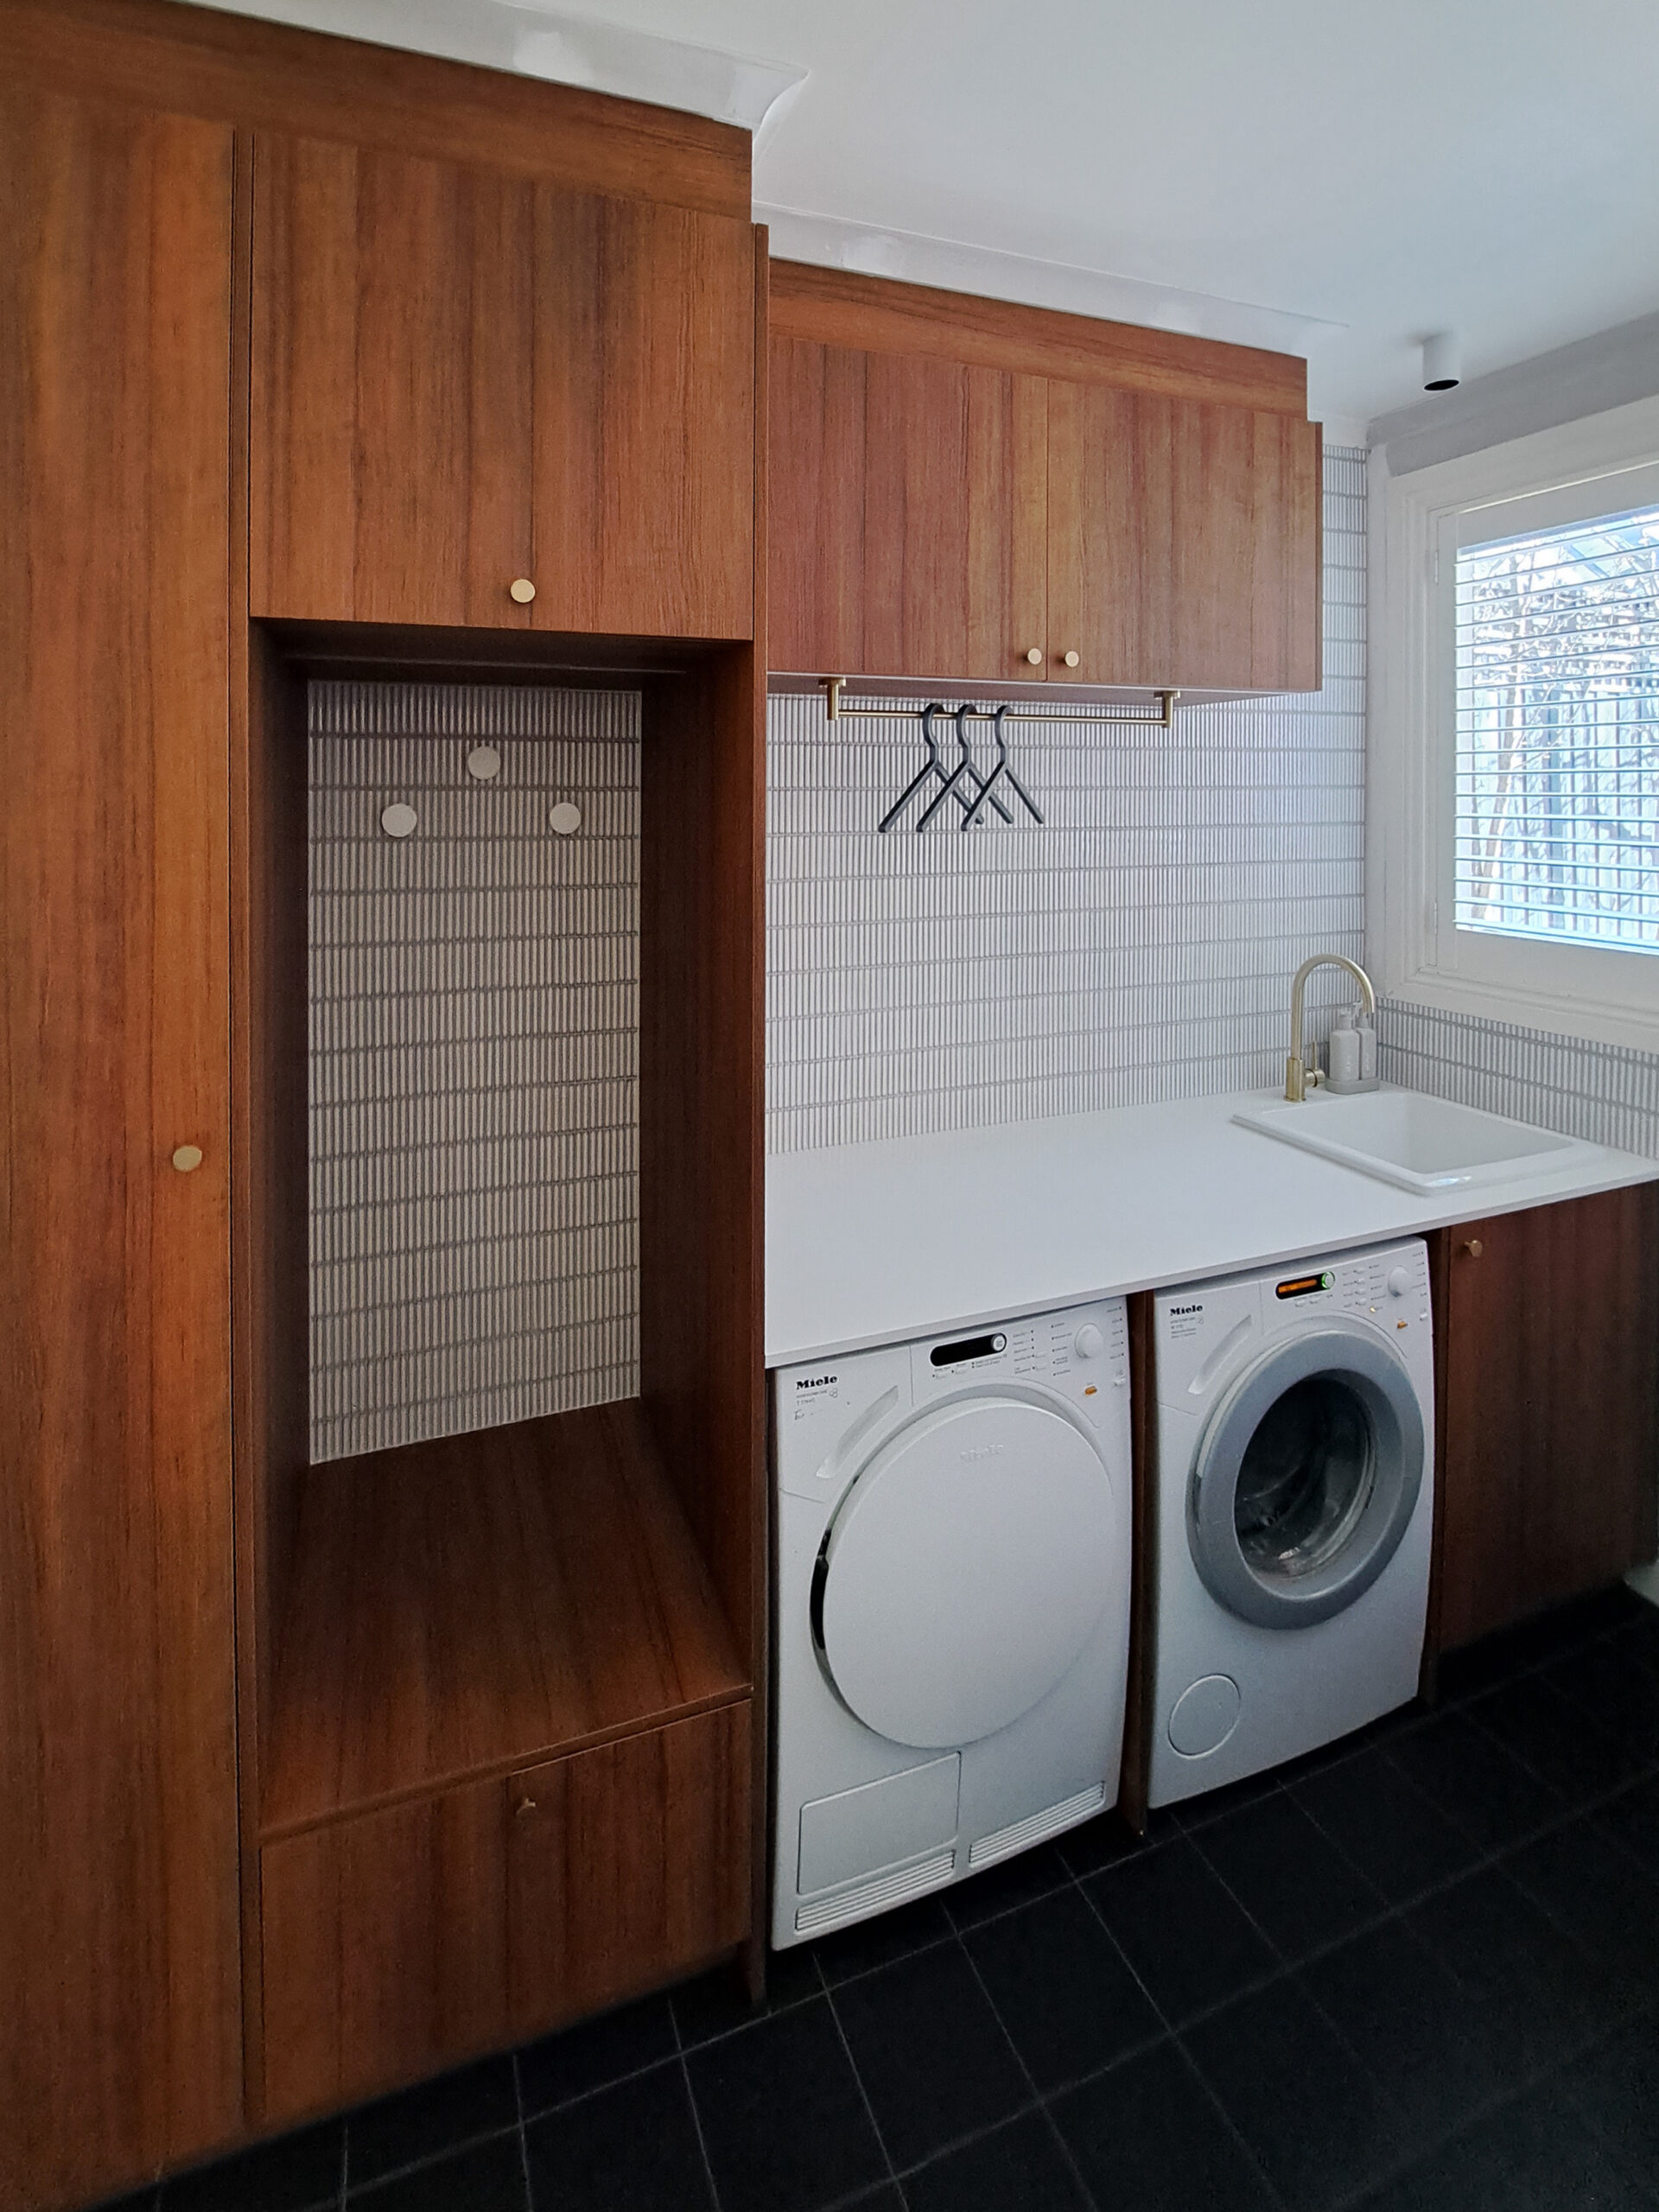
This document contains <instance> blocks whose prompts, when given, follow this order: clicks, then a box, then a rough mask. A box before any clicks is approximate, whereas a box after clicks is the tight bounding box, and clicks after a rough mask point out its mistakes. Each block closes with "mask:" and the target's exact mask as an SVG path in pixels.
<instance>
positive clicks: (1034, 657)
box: [1026, 645, 1043, 668]
mask: <svg viewBox="0 0 1659 2212" xmlns="http://www.w3.org/2000/svg"><path fill="white" fill-rule="evenodd" d="M1026 658H1027V660H1028V661H1029V662H1030V663H1031V664H1032V666H1033V668H1040V667H1041V666H1042V664H1043V649H1042V647H1041V646H1040V645H1033V646H1032V647H1031V648H1030V649H1029V651H1028V652H1027V654H1026Z"/></svg>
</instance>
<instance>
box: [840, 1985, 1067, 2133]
mask: <svg viewBox="0 0 1659 2212" xmlns="http://www.w3.org/2000/svg"><path fill="white" fill-rule="evenodd" d="M834 2003H835V2007H836V2013H837V2014H838V2016H839V2018H840V2020H841V2024H842V2030H843V2031H844V2032H845V2035H846V2037H847V2044H848V2048H849V2050H851V2052H852V2054H853V2063H854V2065H855V2066H856V2067H857V2069H858V2078H859V2080H860V2081H861V2082H862V2083H863V2085H864V2090H865V2094H867V2095H868V2098H869V2101H870V2107H871V2109H872V2111H873V2112H874V2114H875V2124H876V2126H878V2127H879V2128H880V2131H881V2138H882V2140H883V2142H885V2144H886V2145H887V2152H888V2154H889V2156H890V2157H891V2158H892V2159H893V2164H894V2165H895V2166H898V2167H899V2168H903V2167H906V2166H912V2165H915V2164H918V2163H919V2162H920V2161H921V2160H922V2159H924V2158H931V2156H932V2155H933V2153H934V2152H936V2151H942V2150H943V2149H944V2147H945V2145H947V2144H949V2143H952V2142H955V2141H956V2140H957V2138H958V2137H959V2136H963V2135H970V2134H972V2133H974V2131H975V2130H976V2128H983V2127H989V2126H992V2125H994V2124H995V2122H996V2121H997V2120H1006V2119H1007V2118H1008V2117H1009V2116H1010V2115H1011V2114H1012V2113H1015V2112H1017V2111H1018V2109H1019V2108H1020V2106H1021V2105H1022V2104H1024V2103H1026V2102H1027V2101H1028V2100H1029V2098H1030V2095H1031V2090H1030V2088H1029V2086H1028V2084H1027V2081H1026V2077H1025V2075H1024V2074H1023V2073H1022V2072H1021V2071H1020V2063H1019V2061H1018V2060H1017V2059H1016V2058H1015V2056H1014V2051H1013V2049H1012V2048H1011V2046H1010V2044H1009V2042H1008V2038H1007V2035H1006V2034H1005V2033H1004V2031H1003V2029H1002V2025H1001V2022H1000V2021H999V2020H998V2018H997V2017H996V2014H995V2012H994V2011H993V2010H992V2007H991V2003H990V1999H988V1997H987V1996H986V1994H985V1992H984V1991H983V1990H982V1988H981V1986H980V1985H979V1981H978V1979H977V1977H976V1974H975V1973H974V1970H973V1968H972V1967H970V1966H969V1963H968V1958H967V1955H966V1953H965V1952H964V1951H963V1948H962V1946H961V1945H960V1944H959V1943H950V1944H941V1945H940V1946H939V1947H938V1948H937V1949H934V1950H930V1951H918V1952H917V1953H916V1955H915V1956H914V1957H913V1958H908V1959H901V1960H900V1961H899V1962H898V1964H897V1965H896V1966H890V1967H882V1968H881V1970H880V1973H879V1974H864V1975H862V1976H861V1978H860V1979H859V1980H856V1981H849V1982H843V1983H842V1985H841V1986H840V1987H839V1988H838V1989H837V1990H836V1993H835V1999H834Z"/></svg>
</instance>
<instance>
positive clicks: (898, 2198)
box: [836, 2181, 905, 2212]
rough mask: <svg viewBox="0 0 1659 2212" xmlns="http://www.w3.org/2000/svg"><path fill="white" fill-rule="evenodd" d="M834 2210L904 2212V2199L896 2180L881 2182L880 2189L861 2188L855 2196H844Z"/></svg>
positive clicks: (844, 2211)
mask: <svg viewBox="0 0 1659 2212" xmlns="http://www.w3.org/2000/svg"><path fill="white" fill-rule="evenodd" d="M836 2212H905V2200H904V2196H903V2195H902V2194H901V2192H900V2190H899V2184H898V2183H897V2182H896V2181H889V2182H883V2183H882V2184H881V2186H880V2189H864V2190H860V2191H859V2193H858V2195H857V2196H849V2197H846V2198H844V2199H843V2200H842V2202H841V2204H840V2205H839V2206H838V2207H837V2208H836Z"/></svg>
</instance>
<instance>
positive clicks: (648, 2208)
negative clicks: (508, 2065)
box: [524, 2065, 784, 2212]
mask: <svg viewBox="0 0 1659 2212" xmlns="http://www.w3.org/2000/svg"><path fill="white" fill-rule="evenodd" d="M779 2124H784V2123H783V2122H782V2119H781V2115H780V2116H779ZM524 2148H525V2153H526V2156H527V2158H528V2160H529V2164H530V2185H531V2199H532V2201H533V2202H534V2203H535V2205H536V2207H537V2212H713V2205H714V2198H713V2196H712V2194H711V2192H710V2190H709V2174H708V2169H707V2168H706V2167H705V2165H704V2164H703V2158H702V2144H701V2142H700V2141H699V2140H698V2137H697V2124H696V2120H695V2119H694V2118H693V2116H692V2112H691V2099H690V2095H689V2094H688V2093H687V2090H686V2086H685V2075H684V2073H683V2070H682V2069H681V2068H680V2067H678V2066H677V2065H676V2066H659V2067H656V2068H654V2069H652V2072H650V2073H649V2074H641V2075H636V2076H635V2078H634V2079H633V2080H632V2081H629V2082H618V2083H617V2085H616V2086H615V2088H609V2089H601V2090H599V2091H598V2092H597V2093H596V2094H594V2095H593V2096H591V2097H583V2098H582V2099H581V2100H580V2101H579V2102H577V2103H575V2104H571V2105H566V2106H564V2107H562V2108H561V2109H560V2110H559V2111H557V2112H554V2113H549V2114H548V2115H547V2117H546V2118H545V2119H543V2120H533V2121H532V2122H531V2125H530V2126H528V2127H526V2129H525V2130H524Z"/></svg>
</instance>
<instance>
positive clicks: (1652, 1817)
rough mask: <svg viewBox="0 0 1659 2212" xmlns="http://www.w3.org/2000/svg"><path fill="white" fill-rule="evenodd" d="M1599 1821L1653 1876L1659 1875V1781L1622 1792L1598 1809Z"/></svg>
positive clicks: (1597, 1817) (1639, 1784)
mask: <svg viewBox="0 0 1659 2212" xmlns="http://www.w3.org/2000/svg"><path fill="white" fill-rule="evenodd" d="M1596 1820H1597V1821H1598V1823H1599V1825H1600V1826H1601V1827H1603V1828H1605V1830H1606V1832H1607V1833H1608V1834H1610V1835H1615V1836H1617V1837H1618V1840H1619V1841H1620V1842H1621V1843H1622V1844H1623V1845H1624V1847H1625V1849H1626V1850H1627V1851H1633V1852H1634V1853H1636V1855H1637V1858H1638V1859H1642V1860H1643V1862H1644V1864H1645V1865H1646V1866H1647V1867H1648V1868H1649V1872H1659V1780H1653V1781H1649V1782H1638V1783H1637V1785H1636V1787H1635V1788H1634V1789H1625V1790H1622V1791H1621V1792H1620V1793H1619V1795H1618V1796H1617V1797H1613V1798H1611V1799H1610V1800H1609V1801H1608V1802H1607V1803H1605V1805H1600V1806H1598V1807H1597V1808H1596Z"/></svg>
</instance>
